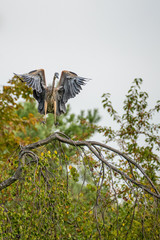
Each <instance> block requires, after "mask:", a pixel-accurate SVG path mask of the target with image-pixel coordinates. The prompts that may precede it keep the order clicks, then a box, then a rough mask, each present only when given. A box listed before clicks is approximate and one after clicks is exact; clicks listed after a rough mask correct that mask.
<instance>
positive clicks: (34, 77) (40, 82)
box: [15, 69, 46, 113]
mask: <svg viewBox="0 0 160 240" xmlns="http://www.w3.org/2000/svg"><path fill="white" fill-rule="evenodd" d="M15 75H16V76H17V77H18V78H19V79H20V80H21V81H22V82H26V84H27V85H28V87H31V88H32V89H33V97H34V98H35V99H36V100H37V101H38V103H39V106H38V111H39V112H40V113H42V112H43V110H44V100H45V89H46V80H45V74H44V70H43V69H39V70H34V71H31V72H29V73H26V74H15Z"/></svg>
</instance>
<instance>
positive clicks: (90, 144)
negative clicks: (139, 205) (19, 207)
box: [0, 132, 160, 199]
mask: <svg viewBox="0 0 160 240" xmlns="http://www.w3.org/2000/svg"><path fill="white" fill-rule="evenodd" d="M56 140H57V141H59V142H61V143H65V144H69V145H72V146H74V147H81V146H85V147H87V148H88V149H89V150H90V151H91V152H92V153H93V154H94V156H96V157H97V158H98V159H99V160H100V161H101V162H102V163H104V164H105V165H106V166H107V167H109V168H110V169H112V170H113V171H115V172H117V173H119V174H121V175H122V176H123V177H125V178H126V179H127V180H129V181H130V182H132V183H133V184H135V185H136V186H138V187H139V188H141V189H143V190H145V191H146V192H148V193H149V194H150V195H152V196H155V197H156V198H159V199H160V194H159V192H158V190H157V189H156V187H155V186H154V184H153V182H152V181H151V179H150V178H149V177H148V175H147V174H146V173H145V171H144V170H143V168H142V167H141V166H140V165H139V164H138V163H137V162H136V161H134V160H133V159H131V158H130V157H129V156H127V155H126V154H124V153H122V152H120V151H119V150H117V149H114V148H112V147H110V146H107V145H106V144H103V143H99V142H96V141H73V140H72V139H70V138H69V137H68V136H66V135H65V134H63V133H61V132H55V133H54V134H52V135H50V136H49V137H48V138H46V139H44V140H41V141H38V142H35V143H32V144H29V145H27V146H23V147H21V149H22V150H21V156H20V159H21V158H22V155H24V154H28V155H29V156H30V157H31V158H33V159H35V156H36V155H35V154H34V153H33V152H31V151H30V150H32V149H36V148H38V147H41V146H44V145H47V144H48V143H50V142H53V141H56ZM96 146H98V147H101V148H102V149H107V150H109V151H112V152H114V153H116V154H118V155H119V156H122V157H123V158H124V159H126V160H127V161H128V162H129V163H131V164H133V165H134V166H136V168H137V169H139V170H140V171H141V173H142V174H143V176H144V177H145V178H146V179H147V180H148V182H149V183H150V185H151V187H152V188H153V189H154V191H155V192H153V190H150V189H149V188H148V187H147V186H145V185H143V184H141V183H140V182H138V181H136V179H135V178H134V179H132V178H131V177H129V176H128V175H127V174H126V173H125V172H122V171H121V170H120V169H118V168H117V167H115V166H114V165H112V164H110V163H109V162H108V161H107V160H105V159H104V157H103V156H102V154H100V152H99V150H98V148H97V147H96ZM21 170H22V166H21V164H19V167H18V168H17V170H16V172H15V174H14V175H13V176H12V177H10V178H9V179H7V180H5V181H4V182H2V183H0V190H2V189H3V188H5V187H8V186H9V185H11V184H12V183H13V182H15V181H16V180H17V179H19V177H20V174H21Z"/></svg>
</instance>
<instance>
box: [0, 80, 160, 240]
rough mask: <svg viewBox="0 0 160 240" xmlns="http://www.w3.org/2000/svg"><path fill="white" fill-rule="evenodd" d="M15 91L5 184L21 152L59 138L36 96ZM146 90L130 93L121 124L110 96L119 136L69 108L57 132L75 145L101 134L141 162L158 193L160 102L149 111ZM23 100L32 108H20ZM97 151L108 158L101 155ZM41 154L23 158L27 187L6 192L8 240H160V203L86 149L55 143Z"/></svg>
mask: <svg viewBox="0 0 160 240" xmlns="http://www.w3.org/2000/svg"><path fill="white" fill-rule="evenodd" d="M10 83H12V86H10V87H7V88H4V91H3V93H2V94H1V99H2V102H1V107H2V108H1V118H2V122H1V136H2V137H3V139H2V147H1V156H2V158H3V162H0V163H1V165H0V168H1V170H2V171H0V177H1V181H4V180H5V179H6V178H7V177H9V176H11V175H12V174H13V173H14V171H15V169H16V168H17V167H18V164H19V161H18V153H19V150H16V148H18V146H19V144H24V145H26V144H29V143H31V142H34V141H37V140H38V139H44V138H46V137H48V136H49V135H50V133H51V132H54V131H55V130H56V129H55V126H54V125H53V115H52V114H50V115H49V116H48V118H47V124H46V126H44V125H42V124H41V123H40V121H42V117H41V116H40V115H39V114H38V113H37V111H36V106H35V104H34V103H33V102H32V97H31V95H30V94H31V91H30V90H28V88H27V89H26V87H25V86H24V85H21V83H20V82H16V81H14V79H12V81H10ZM141 83H142V80H141V79H136V80H135V81H134V83H133V86H131V88H130V89H129V91H128V94H127V96H126V99H125V101H124V114H123V115H122V116H119V114H118V113H117V112H116V111H115V110H114V108H113V106H112V103H111V101H110V100H109V97H110V96H109V94H104V95H103V104H104V108H105V109H106V110H107V113H108V114H109V115H110V116H111V117H112V118H113V120H114V121H115V122H116V123H117V125H118V126H119V129H118V130H114V129H112V128H111V127H98V126H97V124H98V121H99V119H100V117H99V114H98V112H97V110H93V111H91V110H89V111H88V112H87V113H84V112H83V111H82V112H81V113H80V114H79V115H78V116H75V115H74V114H71V113H70V108H69V107H68V110H67V113H66V115H65V116H64V117H63V116H62V117H60V118H59V127H58V128H59V130H60V131H61V132H63V134H64V135H66V136H69V137H70V138H71V139H73V140H86V139H89V138H90V137H91V136H92V135H93V134H94V133H95V131H97V129H98V130H99V132H101V133H102V134H104V136H105V141H106V143H110V144H112V142H114V144H115V143H116V144H117V146H118V147H119V149H120V150H121V151H122V152H124V153H126V154H128V155H129V156H130V157H131V158H133V159H134V160H136V162H137V163H139V164H140V165H141V166H142V167H143V169H144V170H145V172H146V173H147V174H148V176H149V177H150V178H151V180H152V182H153V183H154V185H155V186H156V188H157V189H159V177H158V173H159V170H160V169H159V157H158V154H159V150H160V145H159V142H160V139H159V130H160V125H159V124H154V123H153V114H155V113H159V110H160V102H159V101H158V102H157V103H156V105H155V107H154V108H153V109H149V110H148V103H147V99H148V94H147V93H145V92H142V91H141V88H140V86H141ZM20 89H21V90H20ZM20 97H21V98H23V99H25V100H29V101H31V103H30V102H26V103H23V104H22V103H20V102H17V100H18V99H19V98H20ZM5 127H6V128H5ZM6 129H7V131H6ZM141 135H143V136H144V137H143V138H141V137H140V136H141ZM9 138H10V139H9ZM96 150H97V151H99V154H100V156H101V154H102V152H101V149H98V148H97V149H96ZM13 151H14V153H13ZM34 154H36V155H37V156H38V158H34V157H33V156H32V154H26V155H24V156H23V157H22V159H21V162H22V164H23V171H22V175H21V177H20V180H19V181H17V182H16V183H14V184H12V185H11V186H9V187H7V188H4V189H3V190H2V191H1V195H0V236H1V238H2V239H80V240H83V239H159V237H160V216H159V214H160V206H159V200H158V199H156V198H154V197H153V196H151V195H149V194H148V193H146V192H144V191H143V190H142V189H141V188H138V187H137V186H136V185H134V184H132V183H131V182H129V181H128V180H127V179H125V178H124V177H123V176H121V175H119V174H118V173H117V172H114V171H113V170H112V169H109V168H108V167H106V166H105V165H104V163H103V162H101V161H98V160H97V159H95V157H94V156H93V154H92V153H90V152H88V151H87V150H86V149H85V147H80V148H78V147H75V146H74V145H73V146H69V145H66V144H63V143H60V142H53V143H49V144H48V145H45V146H42V147H39V148H37V149H35V150H34ZM103 156H104V157H105V160H106V161H107V162H109V163H112V164H113V163H114V164H115V166H116V167H117V168H119V169H121V170H122V171H123V172H124V173H126V174H127V175H128V176H130V177H131V178H133V179H136V180H138V181H139V182H142V183H143V184H144V185H146V186H147V187H148V188H149V187H150V186H149V184H148V182H147V179H146V178H145V177H144V175H142V174H141V173H140V172H139V170H137V169H136V167H135V166H134V165H131V164H130V163H129V162H127V161H126V160H125V159H123V158H122V157H120V156H119V155H118V156H117V155H116V154H115V153H112V152H110V151H108V150H106V151H104V152H103ZM6 159H8V160H7V161H6ZM159 190H160V189H159Z"/></svg>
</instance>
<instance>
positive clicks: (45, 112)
mask: <svg viewBox="0 0 160 240" xmlns="http://www.w3.org/2000/svg"><path fill="white" fill-rule="evenodd" d="M44 114H45V123H46V114H47V101H46V100H45V101H44Z"/></svg>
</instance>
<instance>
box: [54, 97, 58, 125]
mask: <svg viewBox="0 0 160 240" xmlns="http://www.w3.org/2000/svg"><path fill="white" fill-rule="evenodd" d="M56 112H57V103H56V101H55V99H54V124H55V125H57V123H56Z"/></svg>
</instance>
